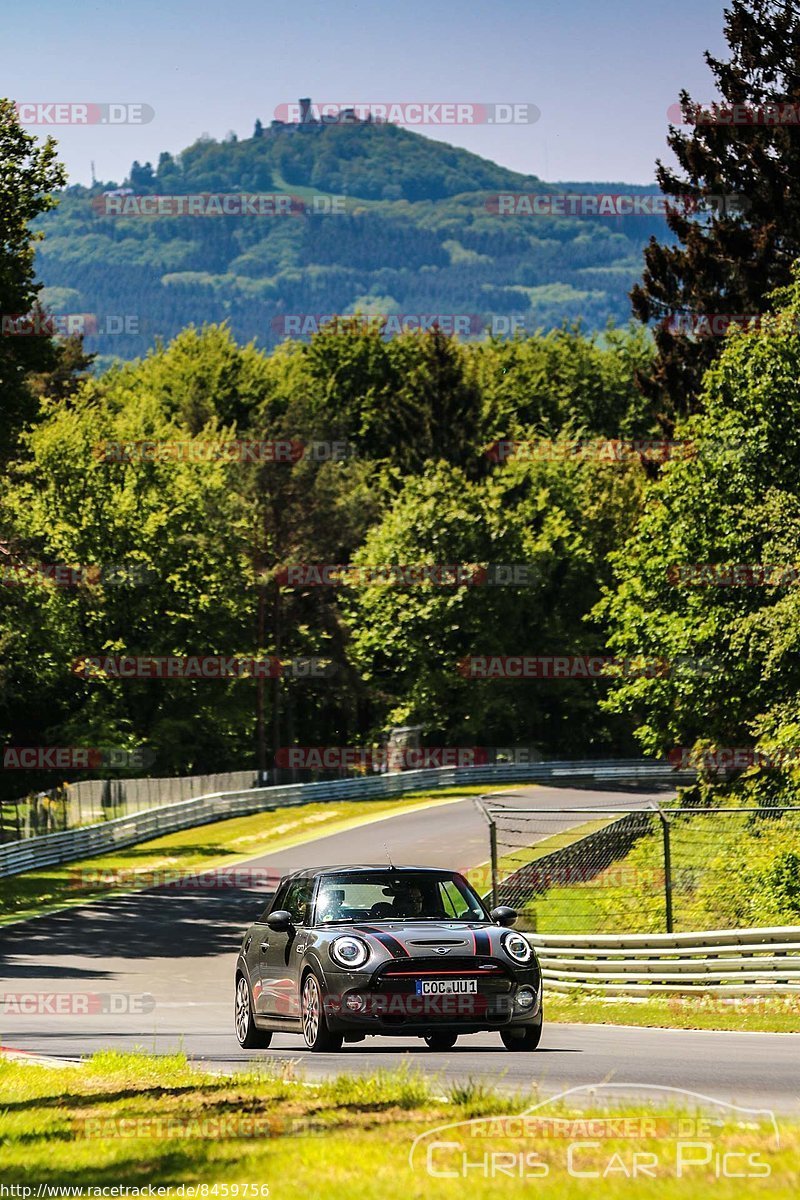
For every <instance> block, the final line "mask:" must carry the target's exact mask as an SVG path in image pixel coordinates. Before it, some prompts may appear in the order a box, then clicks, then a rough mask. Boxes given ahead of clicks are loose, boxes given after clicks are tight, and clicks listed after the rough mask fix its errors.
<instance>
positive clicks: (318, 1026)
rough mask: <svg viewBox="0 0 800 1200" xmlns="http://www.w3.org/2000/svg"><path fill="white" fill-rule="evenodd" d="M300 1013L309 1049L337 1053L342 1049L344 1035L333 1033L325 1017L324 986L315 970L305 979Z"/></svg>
mask: <svg viewBox="0 0 800 1200" xmlns="http://www.w3.org/2000/svg"><path fill="white" fill-rule="evenodd" d="M300 1015H301V1017H302V1020H303V1037H304V1039H305V1043H306V1046H307V1047H308V1049H309V1050H314V1051H320V1052H324V1051H326V1050H327V1051H328V1052H330V1053H335V1052H336V1051H337V1050H341V1048H342V1041H343V1040H344V1039H343V1035H342V1034H341V1033H331V1031H330V1029H329V1028H328V1022H327V1020H326V1019H325V1004H324V1001H323V998H322V987H321V985H320V982H319V980H318V979H317V977H316V975H315V974H314V972H313V971H309V972H308V974H307V975H306V976H305V978H304V979H303V985H302V991H301V993H300Z"/></svg>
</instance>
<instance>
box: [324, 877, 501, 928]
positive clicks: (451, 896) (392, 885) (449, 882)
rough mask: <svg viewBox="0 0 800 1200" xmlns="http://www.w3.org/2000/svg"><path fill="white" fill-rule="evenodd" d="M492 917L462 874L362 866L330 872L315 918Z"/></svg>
mask: <svg viewBox="0 0 800 1200" xmlns="http://www.w3.org/2000/svg"><path fill="white" fill-rule="evenodd" d="M396 920H403V921H486V920H489V917H488V914H487V912H486V909H485V908H484V906H483V904H482V903H481V901H480V899H479V897H478V895H477V894H476V893H475V892H474V891H473V890H472V888H471V887H470V886H469V884H468V883H467V882H466V880H465V879H462V878H461V876H459V875H453V874H450V873H445V872H442V873H439V872H436V871H416V872H415V871H396V870H395V871H391V870H386V871H358V872H355V871H354V872H353V873H352V874H347V873H344V872H343V873H342V874H336V875H328V876H326V877H325V878H324V879H323V880H322V882H321V884H320V888H319V892H318V895H317V903H316V915H315V923H316V924H318V925H337V924H340V923H350V924H352V923H354V922H357V921H396Z"/></svg>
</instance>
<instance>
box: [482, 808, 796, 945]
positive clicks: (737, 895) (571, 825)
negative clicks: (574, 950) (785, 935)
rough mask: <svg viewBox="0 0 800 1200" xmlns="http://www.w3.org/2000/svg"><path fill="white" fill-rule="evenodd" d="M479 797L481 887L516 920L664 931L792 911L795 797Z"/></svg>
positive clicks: (768, 919)
mask: <svg viewBox="0 0 800 1200" xmlns="http://www.w3.org/2000/svg"><path fill="white" fill-rule="evenodd" d="M477 803H478V805H479V807H480V809H481V811H482V813H483V815H484V817H485V818H486V820H487V823H488V826H489V851H490V863H489V865H488V867H487V870H486V872H485V873H484V875H483V878H482V879H481V882H484V881H485V884H486V886H485V887H484V888H483V889H482V890H484V891H486V892H487V893H489V895H490V896H491V898H492V900H493V902H494V903H498V904H508V905H510V906H511V907H513V908H515V909H517V911H518V913H519V914H520V915H519V920H518V923H517V924H518V928H520V929H524V930H528V931H532V932H536V933H542V934H545V935H547V934H565V935H575V934H593V933H620V934H626V933H643V934H644V933H661V932H667V933H672V932H673V931H681V930H685V931H690V930H698V929H736V928H742V927H748V926H750V927H755V926H778V925H782V924H787V925H790V924H796V923H797V921H798V918H800V808H798V807H780V808H777V807H772V808H766V807H758V808H754V807H737V808H731V807H688V806H687V807H675V806H674V805H672V806H670V807H667V806H663V805H659V804H657V803H655V802H654V801H652V800H641V801H638V802H637V801H635V800H634V801H632V802H631V803H630V804H629V805H627V806H626V807H624V808H623V807H619V806H615V807H613V808H612V807H603V808H600V807H583V806H573V807H562V808H558V809H556V808H531V807H521V805H516V804H514V802H513V801H511V800H509V801H508V802H505V803H503V802H498V800H497V797H496V795H495V796H494V797H484V798H483V799H482V800H481V801H478V802H477ZM476 878H479V877H477V876H476ZM490 884H491V886H489V885H490Z"/></svg>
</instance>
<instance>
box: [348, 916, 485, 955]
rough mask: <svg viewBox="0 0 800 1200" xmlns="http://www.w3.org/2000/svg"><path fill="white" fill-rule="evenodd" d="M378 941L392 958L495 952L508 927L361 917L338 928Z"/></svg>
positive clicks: (473, 923)
mask: <svg viewBox="0 0 800 1200" xmlns="http://www.w3.org/2000/svg"><path fill="white" fill-rule="evenodd" d="M348 931H350V932H353V933H358V934H360V935H361V936H362V937H366V938H368V939H369V940H370V941H372V943H373V945H374V943H375V941H378V942H380V943H381V945H382V946H383V947H384V949H385V950H387V951H388V952H389V954H390V955H391V957H393V958H407V957H409V958H429V957H430V956H431V955H435V956H436V957H440V956H441V957H442V958H443V959H444V957H445V955H447V954H449V955H452V956H453V957H460V956H463V955H468V956H472V955H475V954H477V955H487V954H489V955H494V954H497V953H498V952H499V951H500V948H501V945H500V939H501V938H502V936H503V934H504V933H507V932H508V931H507V930H506V929H504V928H501V927H500V926H498V925H488V924H487V923H486V922H484V921H376V922H374V923H372V922H370V921H360V922H359V923H358V925H351V926H349V927H348V930H341V932H348Z"/></svg>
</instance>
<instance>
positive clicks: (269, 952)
mask: <svg viewBox="0 0 800 1200" xmlns="http://www.w3.org/2000/svg"><path fill="white" fill-rule="evenodd" d="M313 886H314V880H313V879H304V878H301V879H293V880H291V881H290V883H289V885H288V887H287V889H286V893H285V895H284V896H282V897H276V903H275V905H274V909H275V911H277V910H278V909H279V908H285V909H286V910H287V911H288V912H289V913H291V917H292V928H291V929H290V930H288V932H283V933H279V932H276V931H275V930H274V929H270V928H269V926H266V927H265V928H264V936H263V937H262V938H261V940H260V943H259V951H260V966H259V969H260V977H261V1008H260V1011H261V1012H263V1013H265V1014H269V1015H270V1016H277V1017H299V1015H300V991H299V987H298V983H299V980H298V971H299V967H300V960H301V957H302V953H303V951H304V950H305V944H306V938H305V930H304V926H305V923H306V921H307V920H308V919H309V917H310V913H311V894H312V889H313ZM278 899H280V900H281V903H280V904H278V903H277V901H278Z"/></svg>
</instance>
